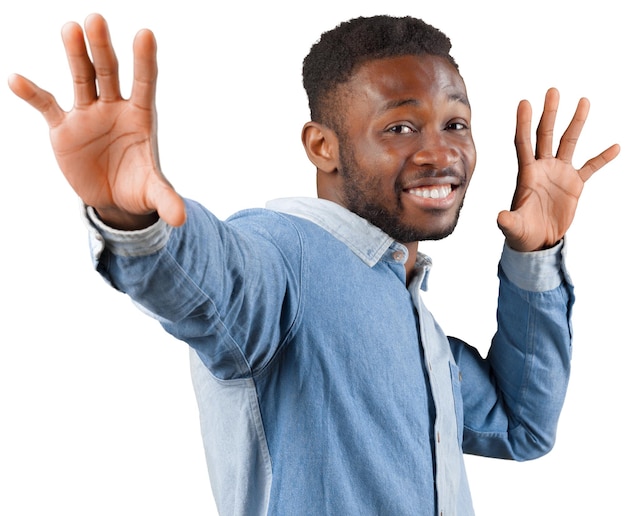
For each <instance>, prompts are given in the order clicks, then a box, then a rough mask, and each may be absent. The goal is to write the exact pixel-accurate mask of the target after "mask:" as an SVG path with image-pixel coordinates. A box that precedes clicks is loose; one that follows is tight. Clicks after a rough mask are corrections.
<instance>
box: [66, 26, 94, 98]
mask: <svg viewBox="0 0 626 516" xmlns="http://www.w3.org/2000/svg"><path fill="white" fill-rule="evenodd" d="M61 37H62V39H63V45H64V46H65V53H66V54H67V60H68V62H69V65H70V71H71V72H72V80H73V82H74V105H75V106H76V107H78V108H81V107H84V106H87V105H89V104H91V103H92V102H93V101H95V100H96V98H97V95H98V93H97V90H96V82H95V76H96V75H95V72H94V69H93V65H92V64H91V59H89V55H88V54H87V47H86V46H85V37H84V35H83V30H82V29H81V28H80V25H78V24H77V23H73V22H70V23H66V24H65V25H64V26H63V29H62V30H61Z"/></svg>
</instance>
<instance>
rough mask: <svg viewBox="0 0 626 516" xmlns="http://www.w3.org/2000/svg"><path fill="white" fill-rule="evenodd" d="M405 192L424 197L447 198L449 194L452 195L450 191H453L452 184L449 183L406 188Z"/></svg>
mask: <svg viewBox="0 0 626 516" xmlns="http://www.w3.org/2000/svg"><path fill="white" fill-rule="evenodd" d="M405 192H406V193H408V194H410V195H415V196H416V197H422V198H424V199H445V198H446V197H448V195H450V193H452V185H451V184H447V185H436V186H435V185H433V186H424V187H419V188H409V189H407V190H405Z"/></svg>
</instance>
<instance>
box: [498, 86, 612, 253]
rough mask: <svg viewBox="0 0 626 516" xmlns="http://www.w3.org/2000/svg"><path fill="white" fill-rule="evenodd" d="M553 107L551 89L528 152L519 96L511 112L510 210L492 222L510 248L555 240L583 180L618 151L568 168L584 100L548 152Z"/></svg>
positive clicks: (525, 114)
mask: <svg viewBox="0 0 626 516" xmlns="http://www.w3.org/2000/svg"><path fill="white" fill-rule="evenodd" d="M558 105H559V92H558V91H557V90H556V89H554V88H552V89H550V90H548V92H547V93H546V98H545V104H544V109H543V114H542V116H541V120H540V121H539V125H538V127H537V146H536V147H537V148H536V152H533V149H532V144H531V138H530V131H531V115H532V112H531V107H530V104H529V103H528V101H525V100H524V101H522V102H520V104H519V108H518V110H517V128H516V132H515V147H516V149H517V159H518V163H519V172H518V176H517V187H516V190H515V194H514V196H513V202H512V205H511V210H510V211H502V212H500V214H499V215H498V225H499V226H500V229H501V230H502V232H503V233H504V235H505V237H506V241H507V244H508V245H509V247H511V248H512V249H515V250H516V251H537V250H540V249H546V248H549V247H552V246H553V245H555V244H556V243H557V242H559V240H561V238H563V236H564V235H565V232H566V231H567V230H568V228H569V227H570V225H571V223H572V220H573V219H574V213H575V211H576V206H577V204H578V199H579V198H580V195H581V193H582V190H583V186H584V183H585V181H587V179H589V178H590V177H591V176H592V175H593V174H594V173H595V172H597V171H598V170H599V169H600V168H602V167H603V166H604V165H606V164H607V163H608V162H609V161H611V160H612V159H614V158H615V157H616V156H617V155H618V154H619V151H620V148H619V146H618V145H613V146H611V147H609V148H608V149H606V150H605V151H603V152H601V153H600V154H598V155H597V156H596V157H594V158H591V159H590V160H589V161H587V162H586V163H585V164H584V165H583V166H582V168H581V169H579V170H576V169H575V168H574V167H573V165H572V156H573V154H574V150H575V148H576V143H577V141H578V137H579V136H580V133H581V131H582V128H583V126H584V124H585V120H586V119H587V114H588V112H589V101H588V100H587V99H581V100H580V102H579V103H578V107H577V108H576V112H575V113H574V117H573V118H572V121H571V122H570V124H569V126H568V127H567V129H566V130H565V133H564V134H563V136H562V138H561V140H560V142H559V147H558V149H557V152H556V155H553V150H552V145H553V133H554V122H555V119H556V113H557V108H558Z"/></svg>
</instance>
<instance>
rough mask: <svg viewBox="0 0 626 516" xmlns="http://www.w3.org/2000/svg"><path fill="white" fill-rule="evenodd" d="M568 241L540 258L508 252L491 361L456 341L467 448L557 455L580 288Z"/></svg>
mask: <svg viewBox="0 0 626 516" xmlns="http://www.w3.org/2000/svg"><path fill="white" fill-rule="evenodd" d="M562 245H563V244H562V243H561V244H559V245H558V246H556V247H555V248H553V249H549V250H546V251H540V252H537V253H517V252H515V251H512V250H510V249H505V251H504V253H503V257H502V261H501V264H500V268H499V276H500V294H499V301H498V312H497V318H498V330H497V332H496V334H495V336H494V338H493V341H492V345H491V348H490V350H489V353H488V355H487V358H486V359H483V358H481V357H480V355H479V354H478V352H477V351H476V350H475V349H473V348H471V347H469V346H467V345H466V344H464V343H462V342H461V341H458V340H456V339H451V346H452V350H453V353H454V355H455V358H456V360H457V364H458V365H459V368H460V369H461V372H462V375H463V382H462V392H463V405H464V438H463V450H464V452H466V453H471V454H476V455H483V456H491V457H499V458H508V459H515V460H529V459H534V458H536V457H539V456H542V455H544V454H545V453H547V452H548V451H550V450H551V449H552V447H553V445H554V441H555V438H556V429H557V423H558V419H559V415H560V413H561V409H562V406H563V402H564V400H565V393H566V389H567V384H568V380H569V374H570V358H571V336H572V335H571V311H572V305H573V302H574V295H573V287H572V285H571V284H570V282H569V278H568V276H567V274H566V272H565V271H564V269H563V265H562V257H561V255H562Z"/></svg>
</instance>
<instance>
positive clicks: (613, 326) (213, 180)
mask: <svg viewBox="0 0 626 516" xmlns="http://www.w3.org/2000/svg"><path fill="white" fill-rule="evenodd" d="M226 4H227V5H226ZM208 5H210V4H209V3H207V2H192V1H190V0H178V1H176V2H167V3H166V2H163V3H160V2H154V1H143V0H135V1H124V2H121V1H117V0H107V1H106V2H104V1H100V2H98V1H92V0H75V1H70V0H60V1H58V2H48V1H44V0H35V1H31V2H4V3H3V4H2V7H0V38H1V39H0V75H2V76H4V77H7V76H8V75H9V73H11V72H20V73H22V74H24V75H26V76H27V77H29V78H31V79H33V80H35V81H36V82H37V83H39V84H40V85H41V86H43V87H45V88H46V89H49V90H50V91H52V92H53V93H54V94H55V95H56V96H57V98H58V100H59V102H60V103H61V104H62V106H63V107H64V108H66V109H69V108H70V107H71V104H72V85H71V80H70V75H69V73H68V69H67V64H66V60H65V55H64V52H63V47H62V44H61V40H60V36H59V32H60V28H61V26H62V25H63V23H64V22H66V21H69V20H76V21H79V22H82V21H83V20H84V18H85V16H86V15H88V14H89V13H90V12H100V13H102V14H104V15H105V17H107V19H108V20H109V22H110V26H111V31H112V35H113V40H114V44H115V45H116V49H117V53H118V57H119V59H120V66H121V77H122V81H123V89H124V91H125V93H127V92H128V91H129V86H130V80H131V73H132V72H131V70H132V68H131V66H132V62H131V59H130V58H131V44H132V38H133V36H134V34H135V33H136V31H137V30H139V29H140V28H143V27H149V28H151V29H153V30H154V32H155V33H156V36H157V41H158V44H159V66H160V77H159V88H158V108H159V121H160V149H161V161H162V165H163V168H164V170H165V172H166V174H167V175H168V177H169V179H170V180H171V181H172V182H173V183H174V185H175V186H176V187H177V189H178V190H179V191H180V192H181V193H182V194H183V195H185V196H189V197H193V198H195V199H197V200H199V201H201V202H203V203H204V204H205V205H206V206H208V207H210V208H212V209H213V211H214V212H215V213H217V214H218V215H219V216H221V217H226V216H227V215H229V214H231V213H233V212H234V211H236V210H238V209H240V208H245V207H250V206H261V205H263V204H264V203H265V201H266V200H268V199H271V198H274V197H280V196H289V195H311V196H312V195H315V191H314V170H313V168H312V166H311V165H310V164H309V163H308V162H307V160H306V157H305V154H304V152H303V150H302V148H301V144H300V129H301V126H302V124H303V123H304V122H305V121H306V120H308V111H307V106H306V98H305V94H304V91H303V90H302V87H301V79H300V65H301V61H302V58H303V57H304V55H305V54H306V53H307V52H308V49H309V48H310V46H311V44H312V43H314V41H315V40H316V39H317V37H318V36H319V34H320V33H321V32H322V31H325V30H328V29H330V28H332V27H334V26H335V25H336V24H337V23H339V22H340V21H343V20H345V19H348V18H352V17H355V16H360V15H371V14H379V13H388V14H395V15H405V14H411V15H413V16H416V17H421V18H424V19H425V20H426V21H428V22H429V23H431V24H433V25H435V26H437V27H439V28H440V29H442V30H443V31H444V32H446V33H447V34H448V35H449V36H450V37H451V39H452V42H453V55H454V56H455V57H456V59H457V61H458V63H459V64H460V67H461V73H462V75H463V76H464V78H465V80H466V83H467V87H468V91H469V94H470V100H471V102H472V105H473V112H474V123H473V130H474V135H475V140H476V145H477V148H478V155H479V159H478V166H477V169H476V173H475V175H474V179H473V184H472V186H471V188H470V192H469V194H468V197H467V200H466V205H465V208H464V212H463V215H462V218H461V223H460V224H459V226H458V229H457V231H456V232H455V233H454V235H453V236H451V237H450V238H448V239H447V240H445V241H443V242H438V243H428V244H424V245H423V246H422V250H423V251H426V252H427V253H429V254H430V255H431V256H432V257H433V258H434V260H435V265H436V268H435V270H434V271H433V273H432V275H431V284H430V288H431V290H430V292H428V293H427V294H426V301H427V303H428V304H429V306H430V308H431V310H432V311H433V312H434V313H435V315H436V316H437V318H438V319H439V321H440V323H441V324H442V326H443V327H444V329H445V330H446V331H447V332H448V333H449V334H452V335H457V336H459V337H462V338H464V339H465V340H467V341H469V342H471V343H472V344H474V345H476V346H477V347H478V348H479V349H481V351H483V352H485V351H486V350H487V349H488V345H489V339H490V336H491V334H492V332H493V330H494V316H495V300H496V291H497V283H496V279H495V269H496V265H497V260H498V257H499V251H500V248H501V245H502V239H501V236H500V234H499V232H498V229H497V227H496V224H495V217H496V214H497V213H498V211H499V210H501V209H506V208H508V206H509V202H510V197H511V194H512V191H513V187H514V184H515V174H516V160H515V151H514V147H513V144H512V141H513V132H514V126H515V110H516V106H517V103H518V101H519V100H520V99H521V98H528V99H529V100H530V101H531V102H532V103H533V106H534V108H535V114H536V115H537V114H538V113H539V112H540V109H541V103H542V101H543V95H544V93H545V90H546V89H547V88H548V87H550V86H556V87H558V88H559V89H560V90H561V93H562V101H561V107H562V109H561V113H560V117H559V120H558V123H559V131H560V132H562V130H563V127H564V125H565V124H566V122H567V121H569V117H570V116H571V114H572V113H573V110H574V107H575V104H576V102H577V100H578V98H579V97H581V96H587V97H589V99H590V100H591V105H592V108H591V114H590V117H589V120H588V124H587V127H586V128H585V131H584V133H583V136H582V138H581V141H580V145H579V147H578V150H577V153H576V155H575V164H576V165H577V166H581V165H582V164H583V162H584V161H585V160H586V159H588V158H589V157H591V156H592V155H595V154H597V153H599V152H600V151H601V150H603V149H604V148H606V147H608V146H609V145H610V144H612V143H615V142H617V143H621V144H622V146H624V144H626V109H625V107H624V95H625V93H626V88H625V86H624V82H623V74H624V66H625V62H624V54H625V50H626V44H625V43H624V39H623V37H622V35H621V34H622V32H623V23H622V22H621V21H620V19H621V16H620V15H618V12H617V7H613V6H615V5H616V4H615V3H613V2H610V1H608V0H595V1H593V2H580V1H550V0H544V1H541V2H535V1H525V2H516V3H513V2H511V3H504V2H492V3H490V2H486V1H484V2H480V1H479V2H471V1H467V0H464V1H460V0H459V1H456V0H451V1H447V2H435V1H431V2H420V1H417V0H412V1H410V2H409V1H404V0H398V1H397V2H394V3H393V4H391V3H388V2H372V1H364V0H361V1H359V2H339V1H337V0H334V1H332V2H331V1H326V0H321V1H318V2H316V3H311V4H307V3H302V2H284V3H281V2H276V1H271V0H270V1H265V2H252V1H248V2H246V1H241V2H236V1H233V2H223V3H222V5H220V6H219V7H206V6H208ZM163 6H167V7H163ZM200 6H202V7H200ZM560 132H559V134H560ZM625 164H626V161H625V158H624V156H620V157H619V158H618V159H617V160H616V161H614V162H613V163H612V164H610V165H609V166H608V167H606V169H604V170H602V171H601V172H600V173H598V174H597V175H596V176H595V177H593V178H592V179H591V180H590V181H589V182H588V184H587V188H586V191H585V192H584V195H583V198H582V201H581V203H580V205H579V210H578V216H577V219H576V220H575V222H574V225H573V227H572V228H571V231H570V235H569V236H570V241H569V245H570V248H569V261H568V264H569V269H570V271H571V274H572V276H573V278H574V280H575V283H576V293H577V296H578V301H577V304H576V307H575V313H574V324H575V342H574V345H575V350H574V361H573V366H574V369H573V375H572V379H571V387H570V390H569V393H568V398H567V401H566V404H565V408H564V410H563V415H562V418H561V422H560V426H559V435H558V441H557V445H556V447H555V449H554V451H553V452H552V453H551V454H550V455H548V456H547V457H545V458H543V459H539V460H537V461H533V462H530V463H524V464H516V463H510V462H504V461H496V460H491V459H478V458H473V457H468V459H467V467H468V470H469V475H470V483H471V486H472V490H473V495H474V499H475V500H474V501H475V508H476V511H477V514H478V515H481V516H490V515H494V516H502V515H528V514H533V515H536V516H541V515H555V514H556V515H567V514H589V515H591V514H594V515H595V514H625V512H624V509H623V504H622V501H623V486H624V480H625V475H624V469H623V465H624V459H625V458H626V452H625V451H624V446H623V439H624V438H623V435H622V429H623V426H622V421H623V415H622V411H623V407H624V402H623V394H624V383H623V380H622V378H623V367H624V362H625V359H626V357H625V351H624V347H625V346H624V344H625V340H626V339H625V337H624V328H623V323H624V319H625V316H624V304H625V303H624V297H623V296H624V290H625V288H626V284H625V281H624V276H623V273H622V271H623V266H622V259H623V243H622V231H623V223H624V215H623V213H624V212H623V205H624V192H625V189H626V179H625V178H626V175H625V174H626V171H625V170H624V168H625ZM0 174H1V177H2V188H1V189H0V196H1V202H0V221H1V223H2V226H1V228H2V237H1V241H2V252H1V253H0V289H1V290H0V292H1V294H0V295H1V299H2V309H1V312H0V313H1V314H2V316H1V317H2V318H1V323H2V324H1V327H0V328H1V329H0V331H1V333H0V418H1V419H0V514H2V515H7V516H13V515H15V516H17V515H40V514H64V515H66V516H70V515H86V514H88V515H112V514H116V515H138V514H172V515H174V514H175V515H183V514H184V515H200V514H202V515H206V514H213V513H214V510H215V509H214V507H213V505H212V504H213V502H212V496H211V493H210V486H209V481H208V477H207V474H206V469H205V464H204V457H203V451H202V446H201V442H200V437H199V430H198V424H197V410H196V406H195V400H194V397H193V393H192V389H191V384H190V380H189V377H188V365H187V350H186V347H185V345H184V344H182V343H180V342H177V341H174V340H173V339H172V338H171V337H169V336H168V335H166V334H165V333H164V332H163V331H161V329H160V327H159V326H158V324H157V323H155V322H154V321H152V320H149V319H148V318H147V317H145V316H144V315H142V314H140V313H139V312H137V311H136V310H135V308H134V307H133V306H132V305H131V303H130V301H129V300H128V299H126V298H125V297H123V296H122V295H121V294H118V293H116V292H114V291H112V290H110V289H109V288H108V287H106V286H105V284H104V283H103V282H102V281H101V279H100V278H99V277H98V276H97V275H96V274H95V273H94V272H93V271H92V269H91V263H90V259H89V256H88V251H87V245H86V235H85V231H84V228H83V227H82V223H81V222H80V220H79V218H78V203H77V200H76V198H75V196H74V194H73V192H72V191H71V190H70V189H69V187H68V186H67V185H66V184H65V182H64V180H63V178H62V176H61V174H60V172H59V171H58V168H57V166H56V163H55V161H54V158H53V155H52V152H51V150H50V145H49V142H48V135H47V128H46V126H45V123H44V121H43V118H42V117H41V116H40V115H39V114H38V113H37V112H35V111H34V110H32V109H31V108H30V107H29V106H27V105H26V104H25V103H23V102H22V101H20V100H19V99H17V98H16V97H13V96H12V94H11V93H10V91H9V90H8V88H7V87H6V86H2V87H0Z"/></svg>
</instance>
